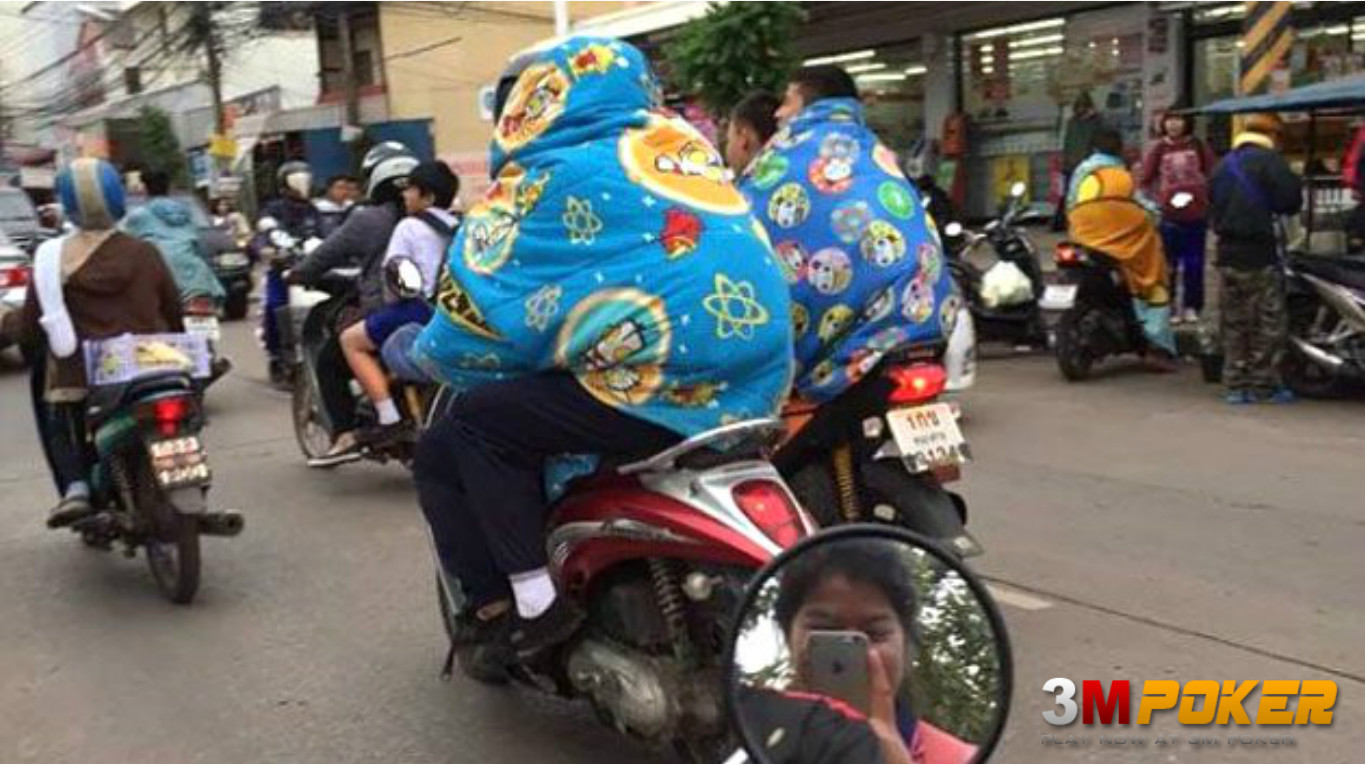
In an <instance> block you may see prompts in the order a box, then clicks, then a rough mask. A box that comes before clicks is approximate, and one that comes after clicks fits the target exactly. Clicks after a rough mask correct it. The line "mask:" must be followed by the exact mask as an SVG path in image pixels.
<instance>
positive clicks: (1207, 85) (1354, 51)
mask: <svg viewBox="0 0 1366 768" xmlns="http://www.w3.org/2000/svg"><path fill="white" fill-rule="evenodd" d="M1229 15H1232V14H1229ZM1364 24H1366V22H1364V21H1363V18H1362V17H1360V16H1358V17H1357V18H1355V19H1353V20H1352V21H1351V22H1350V23H1348V22H1326V23H1320V24H1315V25H1313V26H1307V27H1303V28H1297V29H1296V30H1295V37H1294V43H1293V44H1292V45H1291V48H1290V53H1289V55H1288V57H1287V62H1288V66H1287V67H1286V68H1285V71H1284V73H1283V74H1276V75H1273V81H1272V84H1273V85H1272V87H1273V88H1296V87H1299V86H1301V85H1310V84H1313V83H1318V82H1322V81H1324V80H1333V79H1336V78H1339V77H1346V76H1347V75H1351V74H1355V73H1358V72H1361V71H1362V65H1363V53H1366V46H1364V45H1363V38H1366V26H1364ZM1241 51H1242V40H1241V39H1240V35H1237V34H1234V35H1223V36H1220V37H1209V38H1205V39H1202V40H1197V41H1196V43H1195V50H1194V54H1195V62H1194V75H1195V77H1194V84H1193V89H1192V90H1193V94H1192V95H1193V96H1194V97H1195V103H1196V104H1208V103H1209V102H1211V101H1217V100H1219V99H1225V98H1229V97H1231V96H1235V95H1237V89H1238V56H1239V54H1240V53H1241Z"/></svg>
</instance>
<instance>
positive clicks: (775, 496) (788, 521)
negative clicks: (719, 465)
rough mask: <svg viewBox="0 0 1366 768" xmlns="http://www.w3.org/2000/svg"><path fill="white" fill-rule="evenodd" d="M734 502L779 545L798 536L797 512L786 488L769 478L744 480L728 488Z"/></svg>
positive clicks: (799, 532)
mask: <svg viewBox="0 0 1366 768" xmlns="http://www.w3.org/2000/svg"><path fill="white" fill-rule="evenodd" d="M731 496H732V498H734V499H735V504H736V505H737V506H739V507H740V510H741V511H743V512H744V513H745V516H746V517H748V518H749V519H750V521H751V522H753V523H754V524H755V525H756V526H758V527H759V530H761V531H763V532H764V535H765V536H767V537H768V538H770V539H772V540H773V542H774V543H775V544H777V545H779V546H781V547H790V546H792V545H793V544H796V543H797V541H798V540H799V539H801V537H802V523H801V512H800V511H799V510H798V509H797V504H796V502H794V501H793V500H792V497H791V496H790V495H789V494H788V492H787V489H786V488H784V487H782V486H781V485H779V484H778V483H775V482H773V481H772V480H746V481H745V482H743V483H740V484H739V485H737V486H735V487H734V488H732V489H731Z"/></svg>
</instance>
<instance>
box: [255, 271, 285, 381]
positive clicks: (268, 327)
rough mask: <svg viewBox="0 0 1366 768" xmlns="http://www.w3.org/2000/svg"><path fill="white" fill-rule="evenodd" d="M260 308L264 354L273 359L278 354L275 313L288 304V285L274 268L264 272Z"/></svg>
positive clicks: (278, 331)
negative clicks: (264, 280) (264, 284)
mask: <svg viewBox="0 0 1366 768" xmlns="http://www.w3.org/2000/svg"><path fill="white" fill-rule="evenodd" d="M262 304H263V306H262V308H261V328H262V330H263V331H264V336H265V342H266V354H267V355H269V356H270V358H271V359H272V360H273V359H275V358H277V357H279V356H280V328H279V325H278V320H277V318H276V315H277V314H278V313H279V312H278V311H279V309H280V308H281V307H283V306H285V305H287V304H289V286H288V285H285V281H284V280H282V279H281V278H280V276H279V275H278V274H276V273H275V271H274V270H269V271H267V272H266V295H265V300H264V301H263V302H262Z"/></svg>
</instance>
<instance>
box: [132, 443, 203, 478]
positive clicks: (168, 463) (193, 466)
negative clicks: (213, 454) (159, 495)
mask: <svg viewBox="0 0 1366 768" xmlns="http://www.w3.org/2000/svg"><path fill="white" fill-rule="evenodd" d="M147 453H148V454H149V456H150V458H151V460H152V472H153V474H155V475H156V479H157V484H159V485H160V486H161V487H163V488H178V487H182V486H187V485H204V484H206V483H208V482H209V478H210V477H211V476H212V473H211V472H210V470H209V462H208V458H207V457H206V456H205V455H204V447H203V445H202V444H201V443H200V442H199V438H197V437H193V436H188V437H179V438H174V439H171V440H158V441H156V442H153V443H151V444H149V445H148V446H147Z"/></svg>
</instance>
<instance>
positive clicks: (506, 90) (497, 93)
mask: <svg viewBox="0 0 1366 768" xmlns="http://www.w3.org/2000/svg"><path fill="white" fill-rule="evenodd" d="M535 60H536V52H535V51H534V50H532V51H525V52H523V53H520V54H518V55H516V56H514V57H513V59H512V61H511V62H510V63H509V64H508V65H507V68H506V69H504V70H503V74H501V75H499V76H498V86H497V88H495V89H494V92H493V123H494V125H497V124H498V121H499V120H501V119H502V118H503V108H504V107H506V106H507V103H508V97H509V96H511V95H512V87H513V86H515V85H517V78H519V77H521V76H522V73H523V72H525V71H526V68H527V67H529V66H531V63H532V62H533V61H535Z"/></svg>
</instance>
